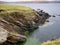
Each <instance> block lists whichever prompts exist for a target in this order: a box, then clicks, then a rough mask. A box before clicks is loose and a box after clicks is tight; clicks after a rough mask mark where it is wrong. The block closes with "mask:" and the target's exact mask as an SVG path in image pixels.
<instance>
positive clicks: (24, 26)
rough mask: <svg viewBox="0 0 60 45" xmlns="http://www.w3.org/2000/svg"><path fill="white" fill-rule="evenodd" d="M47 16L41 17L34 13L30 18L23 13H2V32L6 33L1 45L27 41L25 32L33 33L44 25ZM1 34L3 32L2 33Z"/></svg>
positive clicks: (0, 24)
mask: <svg viewBox="0 0 60 45" xmlns="http://www.w3.org/2000/svg"><path fill="white" fill-rule="evenodd" d="M45 17H46V16H44V14H43V16H41V15H40V13H39V14H38V13H37V12H33V15H32V13H31V14H29V16H28V15H27V16H26V15H25V14H23V13H21V12H6V13H2V12H1V13H0V28H1V29H0V31H1V30H6V31H7V32H6V31H2V32H4V33H5V35H4V36H5V38H4V39H3V41H1V40H0V41H1V43H3V42H5V41H8V42H11V43H16V42H18V41H25V40H26V36H24V35H25V31H29V32H30V31H33V29H35V28H37V27H38V26H39V25H40V24H43V23H44V22H45V20H46V19H47V18H45ZM0 33H1V32H0ZM2 35H3V34H2ZM1 38H2V37H1ZM6 45H7V44H6Z"/></svg>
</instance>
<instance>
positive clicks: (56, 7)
mask: <svg viewBox="0 0 60 45" xmlns="http://www.w3.org/2000/svg"><path fill="white" fill-rule="evenodd" d="M12 5H19V6H27V7H31V8H33V9H41V10H44V11H45V12H48V13H49V14H51V15H56V17H51V18H49V19H48V20H49V21H50V22H48V23H45V24H44V25H42V26H39V28H38V29H37V30H36V31H34V32H33V33H32V34H31V36H30V37H29V38H28V39H27V42H26V43H25V45H40V42H43V41H47V40H50V39H53V38H54V39H55V38H60V16H58V15H60V3H22V4H21V3H20V4H12Z"/></svg>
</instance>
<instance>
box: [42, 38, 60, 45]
mask: <svg viewBox="0 0 60 45" xmlns="http://www.w3.org/2000/svg"><path fill="white" fill-rule="evenodd" d="M41 45H60V38H59V39H55V40H50V41H47V42H43V43H42V44H41Z"/></svg>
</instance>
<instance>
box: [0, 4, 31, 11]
mask: <svg viewBox="0 0 60 45" xmlns="http://www.w3.org/2000/svg"><path fill="white" fill-rule="evenodd" d="M0 9H3V10H6V11H12V10H13V11H20V10H25V11H27V10H29V11H31V10H32V9H31V8H29V7H25V6H13V5H6V4H0Z"/></svg>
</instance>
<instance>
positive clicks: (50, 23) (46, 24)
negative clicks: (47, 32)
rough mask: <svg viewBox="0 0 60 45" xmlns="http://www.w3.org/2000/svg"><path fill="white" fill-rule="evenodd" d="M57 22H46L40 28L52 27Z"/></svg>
mask: <svg viewBox="0 0 60 45" xmlns="http://www.w3.org/2000/svg"><path fill="white" fill-rule="evenodd" d="M54 23H55V22H46V23H45V24H44V25H42V26H39V27H46V26H50V25H53V24H54Z"/></svg>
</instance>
